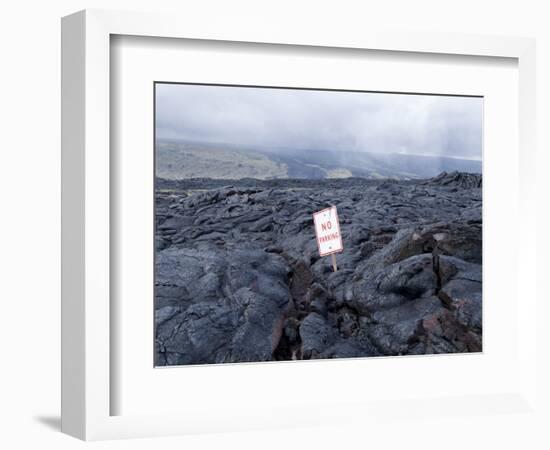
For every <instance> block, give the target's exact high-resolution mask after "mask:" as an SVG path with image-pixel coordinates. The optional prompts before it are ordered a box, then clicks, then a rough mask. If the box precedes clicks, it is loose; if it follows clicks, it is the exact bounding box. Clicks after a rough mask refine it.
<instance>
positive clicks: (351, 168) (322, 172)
mask: <svg viewBox="0 0 550 450" xmlns="http://www.w3.org/2000/svg"><path fill="white" fill-rule="evenodd" d="M481 170H482V166H481V161H475V160H467V159H456V158H444V157H434V156H420V155H405V154H397V153H374V152H357V151H356V152H344V151H332V150H310V149H308V150H303V149H263V148H259V149H244V148H238V147H235V146H230V145H224V144H202V143H200V144H199V143H188V142H167V141H164V142H159V143H157V149H156V175H157V176H158V177H160V178H165V179H172V180H177V179H185V178H214V179H238V178H257V179H275V178H306V179H323V178H347V177H362V178H368V179H380V178H394V179H416V178H429V177H433V176H436V175H437V174H439V173H441V172H452V171H459V172H469V173H481Z"/></svg>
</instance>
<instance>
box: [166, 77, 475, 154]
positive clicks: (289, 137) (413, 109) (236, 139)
mask: <svg viewBox="0 0 550 450" xmlns="http://www.w3.org/2000/svg"><path fill="white" fill-rule="evenodd" d="M156 96H157V98H156V132H157V138H160V139H181V140H190V141H201V142H202V141H204V142H223V143H229V144H236V145H242V146H248V147H254V146H262V147H272V148H277V147H286V148H292V147H294V148H300V149H329V150H330V149H336V150H353V151H369V152H395V153H408V154H422V155H434V156H435V155H440V156H450V157H458V158H469V159H478V160H480V159H481V152H482V117H483V112H482V107H483V99H481V98H472V97H443V96H435V95H403V94H378V93H363V92H360V93H355V92H334V91H310V90H293V89H268V88H242V87H225V86H197V85H184V84H157V85H156Z"/></svg>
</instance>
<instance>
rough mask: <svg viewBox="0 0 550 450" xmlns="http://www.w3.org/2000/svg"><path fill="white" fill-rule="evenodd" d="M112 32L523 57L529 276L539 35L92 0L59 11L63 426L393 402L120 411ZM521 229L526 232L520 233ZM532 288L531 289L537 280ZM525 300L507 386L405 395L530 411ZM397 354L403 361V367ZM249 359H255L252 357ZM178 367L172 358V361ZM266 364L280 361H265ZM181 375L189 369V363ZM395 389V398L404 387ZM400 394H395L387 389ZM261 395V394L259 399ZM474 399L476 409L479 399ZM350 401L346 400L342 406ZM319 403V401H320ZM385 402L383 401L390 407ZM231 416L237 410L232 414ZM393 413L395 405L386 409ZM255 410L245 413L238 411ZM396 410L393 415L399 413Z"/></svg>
mask: <svg viewBox="0 0 550 450" xmlns="http://www.w3.org/2000/svg"><path fill="white" fill-rule="evenodd" d="M113 35H122V36H142V37H163V38H179V39H200V40H206V41H231V42H242V43H256V44H258V43H263V44H285V45H296V46H300V47H302V48H306V50H307V48H310V47H325V48H332V49H333V50H334V51H338V49H342V50H345V49H368V50H377V51H393V52H409V53H411V54H413V56H414V54H418V55H420V54H447V55H466V56H480V57H500V58H511V59H514V60H517V64H518V80H519V98H518V111H519V114H518V117H519V119H518V134H519V144H518V145H519V153H518V154H519V161H518V164H519V165H518V168H519V183H518V192H517V197H518V199H519V205H518V213H519V214H521V216H522V222H521V225H520V226H521V229H522V230H523V231H524V232H523V233H521V236H522V242H521V246H518V253H517V261H516V263H517V276H518V282H521V281H522V280H526V279H528V278H529V273H530V271H531V270H532V269H533V268H532V265H533V264H534V261H535V260H536V258H535V252H536V242H535V236H534V234H533V233H530V232H529V230H531V229H534V228H535V215H534V210H535V208H534V205H533V203H534V199H535V196H534V195H533V189H534V186H533V185H532V184H531V183H530V174H532V173H534V164H535V159H534V158H535V145H536V142H535V130H534V127H535V123H536V121H535V113H536V112H535V96H536V92H535V43H534V41H533V40H532V39H527V38H511V37H490V36H472V35H460V34H446V33H441V34H434V33H427V34H418V33H399V32H395V31H393V32H384V31H367V32H365V31H364V30H348V31H347V32H342V30H341V29H340V30H339V32H338V33H337V34H334V33H330V32H329V31H326V30H323V31H321V30H319V31H315V30H314V29H308V30H304V29H300V30H298V29H285V30H281V29H279V28H277V27H273V26H269V25H268V24H263V23H250V24H247V25H242V24H241V26H239V27H238V28H235V27H233V26H232V25H231V24H230V23H225V22H223V21H213V22H212V23H210V24H204V23H196V22H194V21H193V19H192V17H185V16H184V17H174V16H171V15H164V14H144V13H127V12H113V11H108V12H107V11H99V10H87V11H82V12H79V13H76V14H73V15H70V16H67V17H65V18H63V21H62V56H63V60H62V126H63V129H62V430H63V431H64V432H65V433H67V434H70V435H73V436H76V437H78V438H81V439H85V440H98V439H111V438H125V437H128V438H130V437H146V436H162V435H172V434H183V433H196V432H208V431H221V430H229V431H230V430H246V429H258V428H265V427H270V426H285V425H309V424H312V423H321V424H325V423H327V424H328V423H331V421H332V422H334V421H342V420H343V421H347V420H352V417H354V419H353V420H359V419H360V418H365V419H367V418H372V417H375V416H376V415H377V414H382V415H384V414H388V413H387V411H389V410H390V409H391V404H390V403H389V402H390V401H388V402H384V401H383V400H382V401H381V400H376V402H374V403H370V404H369V403H364V402H363V403H362V402H360V403H356V402H355V403H354V402H351V403H346V404H345V405H334V407H333V408H331V409H330V410H326V409H323V408H318V405H308V404H305V405H303V407H300V408H297V407H296V406H292V407H291V406H285V405H278V406H277V407H276V408H275V407H274V409H276V411H277V412H276V413H272V416H277V417H278V419H277V420H272V417H270V415H269V413H262V412H260V411H259V412H258V413H254V412H251V411H249V412H248V415H247V413H246V412H244V413H242V414H241V415H239V414H234V412H233V411H232V408H231V405H219V406H220V408H219V411H212V413H211V414H195V413H194V412H193V411H182V412H181V413H170V414H139V415H138V414H131V415H125V414H122V415H112V410H113V408H112V404H111V398H112V393H113V390H114V389H116V386H115V385H114V384H113V383H112V379H111V371H110V367H111V364H112V358H113V357H114V355H113V354H112V351H111V339H110V336H111V335H112V334H113V333H114V330H113V327H116V323H113V322H112V320H111V313H112V312H111V307H110V295H111V289H112V286H111V283H112V282H113V280H111V279H110V277H111V275H110V274H111V272H110V257H111V245H112V242H111V240H110V236H111V233H110V229H111V211H110V205H111V202H110V199H111V192H110V186H111V184H110V183H112V182H113V177H116V176H117V174H116V173H112V172H111V168H110V151H109V149H110V146H111V144H112V142H111V139H112V136H111V130H110V126H111V124H110V108H111V102H112V98H111V91H110V64H111V59H110V58H111V54H110V39H111V36H113ZM518 239H519V238H518ZM529 289H531V291H530V292H529ZM524 293H525V296H524V297H522V299H521V300H522V301H521V302H520V303H518V306H519V308H518V319H517V344H518V354H519V361H520V362H521V364H520V367H519V369H518V370H519V372H518V374H519V376H518V379H517V383H515V384H514V386H513V388H511V390H507V391H503V392H501V393H500V394H491V395H485V396H484V395H483V394H482V393H481V394H477V395H470V396H465V397H464V398H456V397H455V398H452V397H448V398H431V399H427V398H425V399H424V400H423V401H422V400H418V399H416V400H411V399H404V398H402V399H401V400H403V401H405V400H407V402H408V403H407V406H406V408H407V411H409V413H410V414H416V413H418V411H422V410H424V409H425V408H426V405H427V403H426V402H432V403H433V404H434V405H437V408H440V410H441V411H443V412H444V411H453V414H460V415H465V416H468V415H472V414H480V413H483V414H493V413H495V412H498V411H500V410H501V409H502V407H503V405H506V408H508V409H510V410H512V411H514V412H518V413H523V412H526V411H531V412H532V411H533V410H535V408H536V402H535V399H536V397H537V391H536V382H535V379H536V358H537V355H536V353H535V352H533V351H532V349H534V348H535V347H536V326H535V325H536V293H535V287H534V284H533V285H532V287H531V288H530V287H527V286H526V287H525V290H524ZM399 364H400V363H399V362H397V363H396V369H397V370H399ZM249 367H250V366H249ZM167 370H170V369H167ZM261 370H262V372H263V373H265V372H267V371H274V370H276V368H275V366H273V365H267V366H266V365H264V366H263V368H262V369H261ZM181 376H182V377H183V376H185V374H184V373H181ZM397 400H399V398H398V399H397ZM391 401H392V402H395V401H396V399H393V400H391ZM258 402H259V400H258ZM472 405H476V407H475V408H474V409H473V410H472V408H471V406H472ZM341 406H345V408H343V407H341ZM315 411H317V413H315ZM383 411H386V413H384V412H383ZM232 416H234V417H232ZM389 416H391V414H389V415H388V417H389ZM242 417H247V418H248V419H249V420H248V421H243V420H239V419H242ZM392 420H393V419H392Z"/></svg>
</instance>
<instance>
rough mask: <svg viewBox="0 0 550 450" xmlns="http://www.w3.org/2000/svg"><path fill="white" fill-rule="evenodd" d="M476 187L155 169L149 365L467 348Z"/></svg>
mask: <svg viewBox="0 0 550 450" xmlns="http://www.w3.org/2000/svg"><path fill="white" fill-rule="evenodd" d="M481 184H482V180H481V176H480V175H474V174H468V173H460V172H453V173H442V174H441V175H439V176H437V177H435V178H431V179H425V180H415V181H410V180H409V181H395V180H367V179H361V178H346V179H331V180H326V179H325V180H303V179H279V180H271V181H270V180H254V179H241V180H211V179H189V180H182V181H175V180H163V179H157V186H156V235H155V242H156V248H157V252H156V269H155V270H156V273H155V276H156V286H155V325H156V326H155V328H156V329H155V336H156V364H157V365H180V364H206V363H225V362H245V361H270V360H300V359H312V358H341V357H365V356H381V355H411V354H414V355H417V354H433V353H456V352H478V351H481V349H482V301H481V300H482V279H481V267H482V265H481V263H482V242H481V239H482V208H481V205H482V193H481ZM329 205H335V206H336V207H337V208H338V215H339V218H340V225H341V231H342V238H343V244H344V251H343V252H342V253H340V254H338V255H337V263H338V271H337V272H334V271H333V269H332V265H331V261H330V257H325V258H320V257H319V254H318V251H317V244H316V240H315V235H314V229H313V220H312V213H313V212H314V211H318V210H320V209H323V208H326V207H327V206H329Z"/></svg>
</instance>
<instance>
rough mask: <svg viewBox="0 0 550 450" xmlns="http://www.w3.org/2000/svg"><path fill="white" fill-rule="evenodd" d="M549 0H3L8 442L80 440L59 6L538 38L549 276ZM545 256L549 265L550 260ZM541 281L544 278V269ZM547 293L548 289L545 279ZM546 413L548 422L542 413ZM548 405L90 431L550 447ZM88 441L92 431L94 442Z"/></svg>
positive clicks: (2, 441)
mask: <svg viewBox="0 0 550 450" xmlns="http://www.w3.org/2000/svg"><path fill="white" fill-rule="evenodd" d="M546 3H548V2H545V1H544V0H541V1H535V0H514V1H503V0H500V1H499V0H485V1H479V0H460V1H441V0H439V1H438V0H415V1H408V0H400V1H390V0H387V1H381V0H378V1H370V0H362V1H347V0H340V1H330V2H329V1H322V0H317V1H309V0H303V1H298V0H294V1H285V0H279V1H273V0H272V1H268V2H265V1H263V2H262V1H253V0H250V1H247V0H231V1H223V0H220V1H214V0H201V1H199V0H196V1H186V0H179V1H168V0H156V1H152V0H149V1H143V0H134V1H130V0H111V1H106V0H88V1H80V0H72V1H69V0H57V1H49V2H46V1H32V0H20V1H17V2H16V1H12V2H10V3H6V2H5V3H4V4H3V5H2V7H1V8H0V48H1V52H0V81H1V82H0V89H1V91H0V92H1V95H0V130H1V133H0V158H1V162H0V183H1V187H2V190H1V191H0V192H2V194H1V199H2V216H1V217H0V239H1V241H0V242H1V245H0V255H1V258H0V301H1V305H2V308H1V309H0V342H1V349H2V353H1V355H2V358H1V359H0V366H1V367H0V424H1V425H0V430H1V431H0V447H2V448H6V449H18V448H41V447H48V448H59V449H66V448H70V449H72V448H81V447H83V446H84V445H86V444H84V443H82V442H80V441H77V440H74V439H72V438H69V437H67V436H65V435H62V434H61V433H59V395H60V389H59V372H60V371H59V359H60V352H59V346H60V333H59V328H60V323H59V316H60V270H59V266H60V258H59V253H60V252H59V244H60V232H59V226H60V220H59V215H60V207H59V204H60V196H59V195H60V182H59V180H60V170H59V167H60V56H61V55H60V17H61V16H63V15H66V14H69V13H72V12H74V11H77V10H79V9H83V8H105V9H130V10H142V11H158V10H164V11H176V10H179V12H181V13H185V14H193V15H194V16H196V17H197V20H205V21H208V18H209V16H210V15H211V14H221V15H226V16H227V20H229V21H234V22H235V23H236V26H238V21H239V20H254V18H255V17H256V18H258V17H264V18H267V19H266V20H270V21H272V22H274V23H276V24H280V26H281V27H285V26H288V24H289V23H290V24H295V25H299V26H303V27H307V26H308V23H311V22H315V23H316V24H317V26H318V25H319V24H322V25H324V26H326V27H327V28H333V29H334V28H338V27H348V26H353V27H357V29H361V28H369V27H380V26H387V27H388V28H391V29H408V30H424V31H459V32H472V33H479V34H501V35H519V36H531V37H536V38H537V39H538V41H537V45H538V98H539V104H538V130H539V131H538V142H539V145H538V149H539V163H538V170H539V177H538V182H539V195H540V197H539V201H538V204H539V205H540V208H541V211H540V222H539V230H540V232H539V247H540V249H541V251H540V253H539V260H538V261H539V264H538V272H539V275H540V279H541V280H543V279H545V278H546V277H547V274H546V273H545V270H544V269H545V267H544V265H543V263H546V261H545V259H546V258H544V257H543V256H544V255H545V254H546V252H545V251H544V249H546V250H549V249H550V248H549V246H548V243H549V240H548V233H547V232H546V231H545V230H548V229H550V220H549V214H548V211H549V205H550V201H549V200H548V199H547V196H546V195H545V192H544V190H545V191H546V192H547V193H550V189H549V185H550V183H549V181H548V178H549V177H548V175H547V172H548V171H549V170H550V157H549V153H550V133H549V131H548V128H549V126H550V12H549V11H547V10H546V9H545V7H546V6H547V5H546ZM546 267H548V264H547V263H546ZM541 285H542V282H541ZM539 289H540V292H541V298H545V299H546V300H550V296H549V295H548V294H547V293H545V292H544V291H545V289H543V287H542V286H539ZM543 308H544V311H542V314H540V316H541V321H540V324H541V327H540V331H539V333H540V337H541V344H542V345H540V348H539V353H540V355H541V370H542V372H541V375H542V377H543V379H542V380H541V382H542V383H541V384H542V385H543V391H541V395H545V396H546V404H550V401H549V398H550V397H549V396H548V388H547V387H546V388H544V385H545V384H546V385H547V386H548V384H549V383H548V380H550V374H549V372H550V371H549V370H548V369H549V363H548V359H549V358H550V352H549V351H548V346H547V345H545V344H549V343H550V339H549V332H548V331H547V330H546V328H545V327H544V325H545V323H546V320H545V319H544V317H545V315H544V313H545V312H546V313H548V312H549V308H548V306H546V305H543ZM544 422H546V423H544ZM548 423H550V418H549V416H547V417H546V418H545V420H543V419H542V418H541V419H539V420H534V419H533V417H530V416H521V417H515V416H513V415H502V416H498V417H479V418H475V419H464V418H456V419H448V418H447V419H441V420H439V421H434V422H430V423H420V422H418V421H415V420H414V418H411V421H403V424H402V425H401V426H400V427H399V429H396V427H395V426H393V427H386V428H384V427H377V429H372V428H370V427H369V426H368V424H365V427H364V428H363V429H360V430H359V429H357V428H354V429H350V428H346V427H339V428H336V427H335V428H331V429H300V430H282V431H280V432H277V433H273V432H270V433H267V432H254V433H246V434H242V433H241V434H238V433H235V434H230V435H211V436H191V437H181V438H164V439H160V440H155V441H152V440H140V441H132V442H128V441H118V442H101V443H94V444H91V445H93V446H94V448H102V449H104V448H106V449H107V448H108V449H110V448H114V449H117V448H130V447H131V448H151V447H152V446H162V447H164V448H182V447H184V446H187V448H193V449H195V448H211V449H214V448H216V449H217V448H262V449H263V448H267V449H275V448H284V449H291V448H299V447H304V448H338V447H340V448H346V447H348V448H350V447H361V448H386V447H387V448H394V447H396V446H397V445H399V447H405V446H406V448H416V447H417V446H418V447H419V448H432V447H433V448H440V447H445V448H447V449H454V448H457V449H458V448H461V449H462V448H483V447H485V446H487V447H489V446H490V447H491V448H501V449H502V448H520V447H522V448H549V445H550V444H549V442H550V437H548V434H547V433H546V431H547V430H546V428H545V427H547V425H548ZM88 445H90V444H88Z"/></svg>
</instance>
